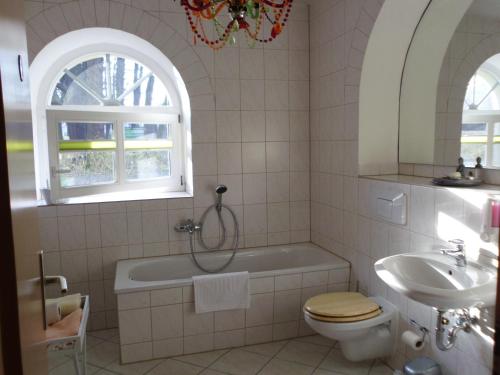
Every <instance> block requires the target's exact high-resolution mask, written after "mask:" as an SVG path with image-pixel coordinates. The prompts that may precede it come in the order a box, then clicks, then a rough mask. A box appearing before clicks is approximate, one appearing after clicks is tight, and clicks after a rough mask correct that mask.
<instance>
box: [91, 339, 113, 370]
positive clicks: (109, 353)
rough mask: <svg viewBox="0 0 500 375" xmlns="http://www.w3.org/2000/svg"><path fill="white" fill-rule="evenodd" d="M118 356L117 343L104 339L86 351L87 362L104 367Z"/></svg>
mask: <svg viewBox="0 0 500 375" xmlns="http://www.w3.org/2000/svg"><path fill="white" fill-rule="evenodd" d="M119 356H120V354H119V347H118V345H117V344H114V343H112V342H107V341H105V342H103V343H102V344H99V345H96V346H94V347H93V348H92V349H90V350H88V351H87V363H90V364H92V365H94V366H97V367H103V368H104V367H106V366H108V365H109V364H111V363H113V362H114V361H116V360H117V359H118V358H119Z"/></svg>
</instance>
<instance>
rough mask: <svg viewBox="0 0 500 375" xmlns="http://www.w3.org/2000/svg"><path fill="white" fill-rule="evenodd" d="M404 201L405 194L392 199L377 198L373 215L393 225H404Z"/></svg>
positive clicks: (405, 198)
mask: <svg viewBox="0 0 500 375" xmlns="http://www.w3.org/2000/svg"><path fill="white" fill-rule="evenodd" d="M406 201H407V196H406V194H405V193H399V194H397V195H395V196H393V197H380V196H379V197H377V199H376V207H375V214H376V216H377V218H379V219H382V220H385V221H388V222H390V223H393V224H399V225H405V224H406V216H407V212H406Z"/></svg>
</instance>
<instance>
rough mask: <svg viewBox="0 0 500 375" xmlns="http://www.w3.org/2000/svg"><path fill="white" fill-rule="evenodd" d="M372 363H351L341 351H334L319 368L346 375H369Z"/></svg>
mask: <svg viewBox="0 0 500 375" xmlns="http://www.w3.org/2000/svg"><path fill="white" fill-rule="evenodd" d="M372 362H373V361H364V362H350V361H348V360H347V359H345V358H344V356H343V355H342V353H341V352H340V350H339V349H332V350H331V351H330V353H329V354H328V355H327V357H326V358H325V359H324V360H323V362H321V364H320V365H319V368H322V369H324V370H329V371H333V372H340V373H342V374H346V375H367V374H368V373H369V371H370V367H371V364H372Z"/></svg>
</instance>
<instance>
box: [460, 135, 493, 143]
mask: <svg viewBox="0 0 500 375" xmlns="http://www.w3.org/2000/svg"><path fill="white" fill-rule="evenodd" d="M461 142H462V143H488V137H486V136H483V135H476V136H466V137H462V139H461Z"/></svg>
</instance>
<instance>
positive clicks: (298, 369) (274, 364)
mask: <svg viewBox="0 0 500 375" xmlns="http://www.w3.org/2000/svg"><path fill="white" fill-rule="evenodd" d="M313 371H314V367H310V366H305V365H301V364H300V363H293V362H288V361H282V360H281V359H276V358H274V359H273V360H271V362H269V363H268V364H267V365H266V367H264V368H263V369H262V371H261V372H259V375H310V374H312V373H313Z"/></svg>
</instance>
